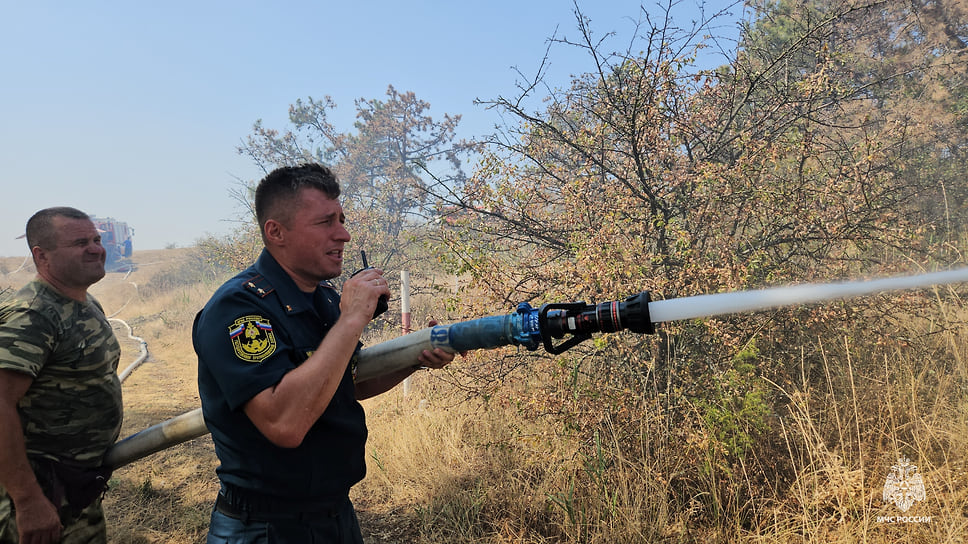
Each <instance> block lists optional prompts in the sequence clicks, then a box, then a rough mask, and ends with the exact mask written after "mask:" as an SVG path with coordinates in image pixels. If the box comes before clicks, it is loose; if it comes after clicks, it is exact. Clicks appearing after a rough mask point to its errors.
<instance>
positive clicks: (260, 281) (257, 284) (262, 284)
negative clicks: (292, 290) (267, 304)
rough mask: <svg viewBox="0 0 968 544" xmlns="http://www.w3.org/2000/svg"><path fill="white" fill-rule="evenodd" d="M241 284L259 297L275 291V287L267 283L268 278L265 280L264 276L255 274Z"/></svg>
mask: <svg viewBox="0 0 968 544" xmlns="http://www.w3.org/2000/svg"><path fill="white" fill-rule="evenodd" d="M243 285H244V286H245V288H246V289H248V290H249V291H252V292H253V293H255V294H256V295H258V297H259V298H265V297H266V295H268V294H269V293H271V292H273V291H275V288H274V287H272V285H270V284H269V280H267V279H266V278H265V276H255V277H253V278H250V279H248V280H246V281H245V282H244V283H243Z"/></svg>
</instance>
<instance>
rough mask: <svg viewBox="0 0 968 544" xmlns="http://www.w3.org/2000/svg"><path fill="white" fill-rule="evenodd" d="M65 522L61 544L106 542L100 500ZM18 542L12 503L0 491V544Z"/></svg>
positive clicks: (96, 543)
mask: <svg viewBox="0 0 968 544" xmlns="http://www.w3.org/2000/svg"><path fill="white" fill-rule="evenodd" d="M64 506H66V503H65V504H64ZM67 521H68V523H67V524H66V525H65V526H64V532H63V533H62V535H61V540H60V541H61V544H105V543H106V542H107V541H108V537H107V530H106V527H105V524H104V510H102V509H101V501H100V500H96V501H94V503H93V504H91V505H90V506H88V507H87V508H85V509H84V510H82V511H81V513H80V514H79V515H78V516H77V517H76V518H72V519H70V520H67ZM19 541H20V539H19V537H18V536H17V514H16V512H15V510H14V507H13V501H12V500H10V496H9V495H7V494H6V493H4V492H3V491H2V489H0V544H19Z"/></svg>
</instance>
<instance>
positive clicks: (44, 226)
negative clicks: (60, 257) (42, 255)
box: [27, 206, 91, 249]
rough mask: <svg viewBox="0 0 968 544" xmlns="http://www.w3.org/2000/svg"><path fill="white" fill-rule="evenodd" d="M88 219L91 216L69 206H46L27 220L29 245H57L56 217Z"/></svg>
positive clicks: (31, 246) (51, 246) (50, 246)
mask: <svg viewBox="0 0 968 544" xmlns="http://www.w3.org/2000/svg"><path fill="white" fill-rule="evenodd" d="M55 217H66V218H68V219H87V220H90V219H91V216H89V215H88V214H86V213H84V212H82V211H81V210H78V209H77V208H71V207H69V206H56V207H53V208H45V209H43V210H40V211H39V212H37V213H35V214H34V215H32V216H31V217H30V219H28V220H27V247H29V248H31V249H33V248H34V247H40V248H41V249H54V248H55V247H57V233H56V232H54V218H55Z"/></svg>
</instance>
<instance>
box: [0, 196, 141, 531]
mask: <svg viewBox="0 0 968 544" xmlns="http://www.w3.org/2000/svg"><path fill="white" fill-rule="evenodd" d="M27 244H28V245H29V246H30V250H31V254H32V256H33V260H34V264H35V265H36V267H37V277H36V278H35V279H34V280H33V281H31V282H30V283H29V284H27V285H26V286H25V287H23V288H22V289H20V290H19V291H18V292H16V293H15V294H13V296H12V297H11V298H10V299H9V300H7V301H5V302H3V303H2V304H0V544H8V543H17V542H19V543H20V544H35V543H47V542H65V543H76V542H93V543H103V542H106V540H107V536H106V530H105V524H104V514H103V511H102V509H101V496H102V495H103V493H104V490H105V489H106V483H107V478H108V477H109V476H110V474H109V472H108V471H107V470H106V469H103V468H102V467H101V464H102V459H103V457H104V453H105V452H106V451H107V449H108V447H109V446H111V445H112V444H114V442H115V440H117V437H118V434H119V433H120V430H121V416H122V405H121V383H120V380H119V379H118V375H117V367H118V360H119V357H120V354H121V349H120V346H119V344H118V341H117V339H116V338H115V336H114V332H113V331H112V330H111V326H110V324H109V323H108V320H107V318H106V317H105V315H104V310H103V309H102V308H101V305H100V304H99V303H98V302H97V301H96V300H95V299H94V298H93V297H92V296H91V295H90V294H88V292H87V289H88V287H90V286H91V285H93V284H94V283H95V282H97V281H98V280H100V279H101V278H103V277H104V259H105V251H104V248H103V247H102V246H101V236H100V234H98V231H97V229H96V228H95V227H94V223H93V222H91V220H90V218H89V217H88V216H87V214H85V213H83V212H81V211H79V210H76V209H73V208H48V209H45V210H41V211H39V212H37V213H36V214H34V216H33V217H31V218H30V220H29V221H28V222H27Z"/></svg>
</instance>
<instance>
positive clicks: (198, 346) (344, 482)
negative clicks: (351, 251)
mask: <svg viewBox="0 0 968 544" xmlns="http://www.w3.org/2000/svg"><path fill="white" fill-rule="evenodd" d="M338 317H339V295H338V294H337V293H336V291H335V289H333V288H332V287H329V286H328V285H326V284H320V285H319V286H318V287H317V288H316V292H315V293H313V294H311V295H310V294H308V293H303V292H302V291H300V290H299V288H298V287H296V284H295V282H293V281H292V279H291V278H290V277H289V275H288V274H287V273H286V272H285V271H284V270H283V269H282V267H280V266H279V263H277V262H276V260H275V259H274V258H273V257H272V256H271V255H270V254H269V253H268V252H267V251H265V250H263V252H262V255H261V256H260V257H259V259H258V260H257V261H256V263H255V264H254V265H252V266H251V267H249V268H248V269H246V270H245V271H244V272H242V273H241V274H239V275H237V276H235V277H234V278H232V279H231V280H229V281H228V282H226V283H225V284H224V285H223V286H222V287H220V288H219V290H218V291H216V292H215V294H214V295H213V296H212V298H211V300H209V302H208V303H207V304H206V305H205V307H204V308H203V309H202V311H201V312H199V314H198V316H196V319H195V325H194V327H193V330H192V342H193V344H194V346H195V352H196V353H197V354H198V390H199V395H200V396H201V402H202V412H203V414H204V416H205V423H206V424H207V426H208V429H209V430H210V431H211V433H212V439H213V441H214V442H215V453H216V454H217V455H218V458H219V461H220V463H221V465H220V466H219V468H218V470H217V473H218V476H219V479H220V480H221V481H222V482H223V484H229V485H230V486H236V487H240V488H243V490H248V491H251V492H256V493H259V494H262V495H269V496H276V497H285V498H286V499H289V500H293V499H294V500H325V499H330V498H338V497H341V496H344V497H345V496H346V494H347V493H348V492H349V489H350V487H352V486H353V484H355V483H357V482H359V481H360V480H361V479H363V476H364V474H365V473H366V466H365V463H364V443H365V442H366V422H365V416H364V413H363V407H362V406H361V405H360V403H359V402H357V400H356V396H355V389H354V385H353V377H352V372H351V370H350V368H349V365H347V370H346V372H345V373H344V374H343V379H342V381H341V382H340V385H339V388H338V389H337V390H336V394H335V396H334V397H333V400H332V401H331V402H330V404H329V407H328V408H327V409H326V411H325V412H324V413H323V415H322V416H321V417H320V418H319V420H317V422H316V424H315V425H314V426H313V427H312V429H310V431H309V433H308V434H307V435H306V438H305V440H303V442H302V444H300V445H299V446H298V447H296V448H291V449H289V448H280V447H278V446H276V445H274V444H273V443H272V442H270V441H269V440H268V439H266V438H265V437H264V436H263V435H262V433H261V432H259V430H258V429H257V428H256V427H255V425H253V424H252V422H251V421H250V420H249V418H248V417H247V416H246V415H245V412H244V411H243V406H244V405H245V403H246V402H248V401H249V400H250V399H251V398H252V397H254V396H255V395H256V394H258V393H259V392H261V391H263V390H265V389H267V388H269V387H272V386H274V385H275V384H277V383H278V382H279V381H280V380H281V379H282V377H283V376H284V375H285V374H286V373H287V372H289V371H290V370H292V369H294V368H296V367H297V366H299V365H300V364H302V363H303V362H304V361H305V360H306V359H307V358H308V357H309V356H310V354H312V353H313V352H314V351H315V350H316V349H317V348H318V347H319V343H320V342H321V341H322V339H323V336H325V335H326V332H327V331H328V330H329V329H330V328H331V327H332V326H333V323H335V322H336V319H337V318H338ZM357 349H359V348H357Z"/></svg>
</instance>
